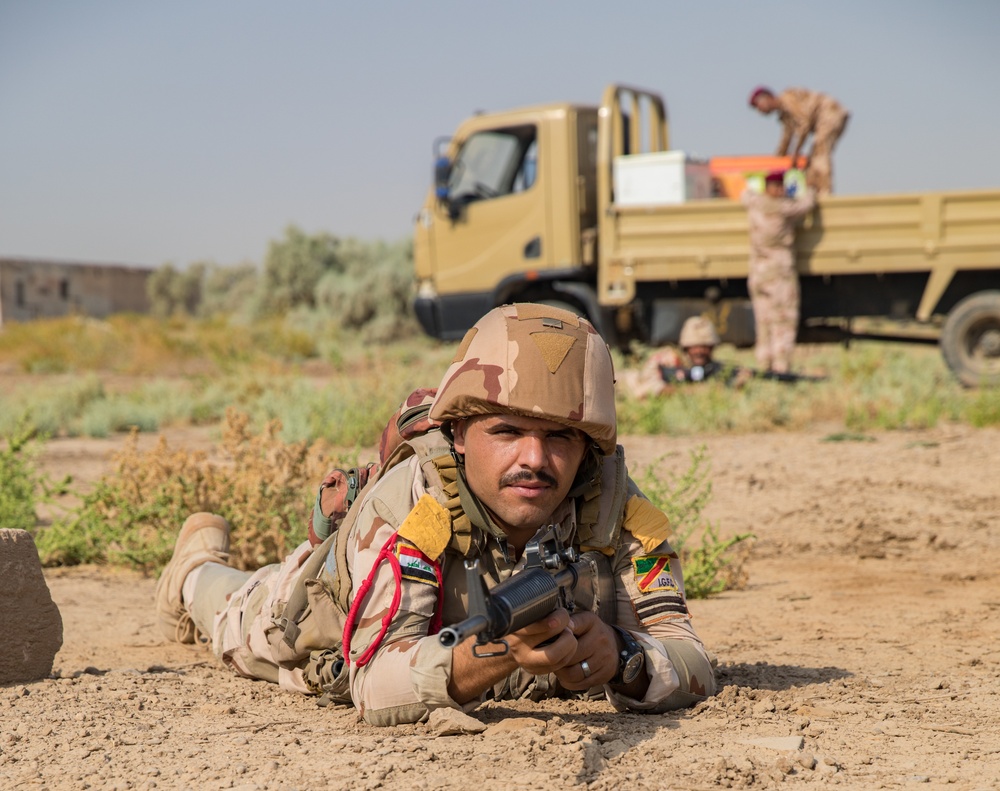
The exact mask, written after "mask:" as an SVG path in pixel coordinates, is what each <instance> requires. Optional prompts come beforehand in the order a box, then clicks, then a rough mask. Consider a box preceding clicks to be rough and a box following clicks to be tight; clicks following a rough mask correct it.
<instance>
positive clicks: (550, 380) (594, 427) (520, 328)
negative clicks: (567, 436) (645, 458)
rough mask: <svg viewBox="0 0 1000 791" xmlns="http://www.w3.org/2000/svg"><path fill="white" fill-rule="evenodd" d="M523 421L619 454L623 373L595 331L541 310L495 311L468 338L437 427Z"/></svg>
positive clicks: (569, 316)
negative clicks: (548, 424) (541, 422)
mask: <svg viewBox="0 0 1000 791" xmlns="http://www.w3.org/2000/svg"><path fill="white" fill-rule="evenodd" d="M491 414H518V415H526V416H528V417H538V418H544V419H546V420H551V421H553V422H556V423H563V424H565V425H567V426H572V427H574V428H578V429H580V430H581V431H582V432H584V433H585V434H587V435H588V436H589V437H590V438H591V439H592V440H593V441H594V442H595V443H596V444H597V446H598V447H599V448H600V450H601V452H602V453H604V454H605V455H610V454H612V453H614V452H615V446H616V443H617V437H618V431H617V422H616V417H615V372H614V366H613V364H612V361H611V353H610V351H609V350H608V345H607V344H606V343H605V342H604V339H603V338H601V336H600V335H599V334H598V333H597V330H595V329H594V327H593V325H592V324H591V323H590V322H589V321H587V320H586V319H582V318H580V317H579V316H576V315H575V314H573V313H570V312H569V311H565V310H560V309H559V308H553V307H549V306H547V305H540V304H534V303H520V304H515V305H504V306H503V307H499V308H494V309H493V310H491V311H490V312H489V313H487V314H486V315H485V316H483V318H481V319H480V320H479V321H477V322H476V324H475V326H473V327H472V329H470V330H469V331H468V332H467V333H466V334H465V338H463V340H462V343H461V344H460V345H459V347H458V351H457V352H456V354H455V357H454V359H453V360H452V362H451V365H450V366H449V367H448V370H447V371H446V372H445V375H444V378H443V379H442V380H441V384H440V386H439V387H438V392H437V398H436V399H435V400H434V403H433V404H432V406H431V411H430V417H431V418H433V419H434V420H439V421H442V422H444V421H448V420H457V419H460V418H465V417H472V416H474V415H491Z"/></svg>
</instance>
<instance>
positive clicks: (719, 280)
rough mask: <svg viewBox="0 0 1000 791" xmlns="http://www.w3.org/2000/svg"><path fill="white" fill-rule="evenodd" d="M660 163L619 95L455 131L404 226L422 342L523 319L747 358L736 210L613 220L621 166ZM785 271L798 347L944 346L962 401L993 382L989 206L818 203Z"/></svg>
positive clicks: (619, 215)
mask: <svg viewBox="0 0 1000 791" xmlns="http://www.w3.org/2000/svg"><path fill="white" fill-rule="evenodd" d="M439 147H440V146H439ZM669 150H670V149H669V145H668V127H667V118H666V111H665V107H664V104H663V101H662V99H661V98H660V97H659V96H658V95H657V94H655V93H651V92H649V91H645V90H642V89H639V88H632V87H629V86H622V85H611V86H609V87H608V88H607V89H606V90H605V92H604V97H603V100H602V103H601V106H600V107H593V106H583V105H575V104H565V103H563V104H551V105H542V106H536V107H528V108H524V109H519V110H512V111H509V112H502V113H491V114H478V115H475V116H473V117H471V118H469V119H468V120H466V121H464V122H463V123H462V124H461V125H460V126H459V128H458V130H457V131H456V132H455V134H454V135H453V136H452V137H451V138H450V140H449V141H448V144H447V148H446V149H445V150H443V151H441V155H440V156H439V158H438V160H437V163H436V166H435V184H434V186H433V187H432V189H431V190H430V193H429V194H428V197H427V199H426V201H425V203H424V205H423V208H422V209H421V211H420V212H419V214H418V216H417V221H416V230H415V236H414V265H415V269H416V278H417V295H416V298H415V302H414V307H415V310H416V314H417V316H418V318H419V320H420V322H421V325H422V326H423V328H424V330H425V331H426V332H427V333H428V334H429V335H431V336H434V337H437V338H440V339H442V340H454V339H458V338H460V337H461V336H462V335H463V334H464V332H465V331H466V330H467V329H468V328H469V327H470V326H472V324H473V323H474V322H475V321H476V320H477V319H478V318H479V317H480V316H482V315H483V314H484V313H485V312H486V311H488V310H490V309H491V308H493V307H495V306H497V305H501V304H504V303H507V302H513V301H530V302H545V303H551V304H559V305H562V306H564V307H570V308H572V309H574V310H576V311H577V312H579V313H580V314H581V315H586V316H587V317H588V318H590V320H591V321H593V322H594V324H595V326H596V327H597V328H598V330H599V331H600V332H601V333H602V335H604V337H605V339H606V340H607V341H608V342H609V343H610V344H611V345H612V346H616V347H619V348H622V349H626V348H628V346H629V345H630V344H631V342H632V341H640V342H642V343H645V344H649V345H653V346H657V345H663V344H666V343H672V342H676V340H677V337H678V335H679V332H680V327H681V324H682V323H683V322H684V320H685V319H686V318H687V317H688V316H691V315H695V314H702V315H706V316H709V317H710V318H712V319H713V321H714V322H715V324H716V327H717V329H718V330H719V333H720V335H721V337H722V339H723V341H728V342H731V343H734V344H736V345H737V346H749V345H752V343H753V334H754V333H753V314H752V308H751V305H750V301H749V297H748V292H747V285H746V278H747V266H748V251H749V240H748V235H747V218H746V212H745V210H744V208H743V206H742V205H741V204H740V202H739V201H738V200H733V199H730V198H711V197H709V198H705V199H700V200H697V199H696V200H685V201H683V202H678V203H671V204H645V205H644V204H642V203H639V204H635V203H633V202H629V203H628V204H624V203H623V202H622V200H621V199H619V200H618V202H616V195H615V188H614V173H613V171H614V163H615V162H616V160H618V161H619V162H620V161H622V160H621V159H620V158H622V157H624V158H625V160H627V159H628V157H629V156H631V155H632V154H648V153H656V152H667V151H669ZM796 259H797V267H798V270H799V274H800V283H801V291H802V302H801V324H800V328H799V341H800V342H813V341H820V340H831V339H839V340H844V339H849V338H851V337H883V338H892V339H898V340H909V341H922V342H932V343H933V342H939V343H940V346H941V349H942V352H943V354H944V357H945V360H946V362H947V364H948V366H949V367H950V368H951V370H952V371H953V372H954V374H955V375H956V376H957V377H958V379H959V380H960V381H962V382H963V383H964V384H966V385H970V386H974V385H978V384H982V383H998V382H1000V189H998V190H976V191H955V192H925V193H915V194H896V195H892V194H889V195H832V196H828V197H823V198H821V199H820V200H819V202H818V204H817V207H816V209H815V210H814V211H813V212H812V213H811V214H810V215H809V216H808V217H806V218H805V220H804V221H803V223H802V226H801V227H800V229H799V232H798V234H797V241H796Z"/></svg>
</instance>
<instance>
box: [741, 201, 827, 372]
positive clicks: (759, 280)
mask: <svg viewBox="0 0 1000 791" xmlns="http://www.w3.org/2000/svg"><path fill="white" fill-rule="evenodd" d="M742 201H743V204H744V205H745V206H746V207H747V218H748V221H749V224H750V269H749V274H748V276H747V288H748V290H749V291H750V299H751V301H752V302H753V313H754V330H755V333H756V346H755V354H756V357H757V363H758V365H760V366H761V367H762V368H766V369H768V370H772V371H776V372H778V373H785V372H787V371H788V369H789V367H790V365H791V359H792V352H793V351H794V350H795V335H796V332H797V331H798V326H799V278H798V273H797V272H796V270H795V253H794V250H793V245H794V242H795V222H796V220H798V219H799V218H800V217H802V216H803V215H805V214H807V213H808V212H809V211H811V210H812V208H813V206H815V205H816V199H815V195H814V193H813V192H812V191H811V190H810V191H808V192H807V194H806V195H804V196H801V197H796V198H784V197H783V198H774V197H771V196H770V195H766V194H759V193H755V192H752V191H750V190H747V191H745V192H744V193H743V196H742Z"/></svg>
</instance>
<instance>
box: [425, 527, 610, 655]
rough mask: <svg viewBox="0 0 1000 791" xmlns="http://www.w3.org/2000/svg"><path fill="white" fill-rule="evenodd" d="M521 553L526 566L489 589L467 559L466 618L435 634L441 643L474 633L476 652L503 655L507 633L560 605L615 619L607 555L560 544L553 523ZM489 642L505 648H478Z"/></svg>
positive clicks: (458, 640) (449, 643) (474, 563)
mask: <svg viewBox="0 0 1000 791" xmlns="http://www.w3.org/2000/svg"><path fill="white" fill-rule="evenodd" d="M524 555H525V565H524V569H522V570H521V571H520V572H518V573H517V574H514V575H512V576H511V577H509V578H508V579H506V580H504V581H503V582H501V583H500V584H498V585H496V586H494V587H493V588H492V589H490V588H488V587H487V585H486V581H485V580H484V579H483V577H482V575H481V574H480V573H479V560H478V558H476V559H473V560H466V561H465V574H466V579H467V581H468V585H467V587H468V590H469V617H468V618H466V619H465V620H464V621H460V622H459V623H457V624H454V625H453V626H447V627H445V628H444V629H442V630H441V631H440V632H439V633H438V640H440V642H441V645H443V646H445V647H446V648H451V647H452V646H456V645H458V644H459V643H461V642H462V641H463V640H465V639H466V638H467V637H469V636H470V635H475V636H476V643H475V645H474V646H473V647H472V653H473V654H474V655H475V656H478V657H490V656H503V655H504V654H506V653H507V652H508V651H509V650H510V646H509V645H508V644H507V641H506V640H504V638H505V637H506V636H507V635H509V634H510V633H511V632H516V631H517V630H518V629H521V628H523V627H525V626H527V625H528V624H532V623H534V622H535V621H537V620H539V619H540V618H544V617H545V616H546V615H548V614H549V613H551V612H552V611H553V610H556V609H558V608H559V607H564V608H566V609H567V610H569V611H570V612H574V611H576V610H592V611H593V612H596V613H597V614H598V615H599V616H600V617H601V620H603V621H605V622H607V623H614V622H615V588H614V580H613V578H612V575H611V562H610V561H609V560H608V558H607V557H605V556H604V555H602V554H601V553H600V552H584V553H583V554H581V553H580V552H579V551H578V550H576V549H574V548H573V547H565V546H563V545H562V542H561V541H560V540H559V538H558V536H557V535H556V532H555V526H553V525H550V526H549V528H548V530H547V531H546V533H545V534H543V535H542V536H541V537H540V538H538V539H535V540H533V541H531V542H529V543H528V545H527V546H526V547H525V549H524ZM490 643H497V644H500V645H502V646H503V649H502V650H498V651H481V650H479V649H480V647H481V646H484V645H488V644H490Z"/></svg>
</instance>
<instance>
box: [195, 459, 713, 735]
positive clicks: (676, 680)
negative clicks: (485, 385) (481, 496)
mask: <svg viewBox="0 0 1000 791" xmlns="http://www.w3.org/2000/svg"><path fill="white" fill-rule="evenodd" d="M442 450H445V449H444V448H442ZM427 463H428V462H426V461H425V462H424V464H423V465H421V463H420V458H419V457H417V456H413V457H411V458H410V459H408V460H407V461H405V462H403V463H402V464H400V465H398V466H396V467H395V468H393V469H392V470H390V471H389V472H388V473H387V474H386V476H385V477H384V478H383V479H382V480H381V481H380V482H379V484H378V485H377V486H375V487H373V488H372V489H371V490H370V491H369V493H368V494H367V495H366V496H365V498H364V500H363V502H362V503H360V512H359V513H358V516H357V519H356V521H355V522H354V527H353V529H352V530H351V531H350V534H349V536H348V540H347V547H346V551H347V558H346V559H347V567H348V569H349V573H350V580H351V588H352V599H353V598H354V597H355V596H356V595H357V593H358V589H359V587H360V586H361V584H362V583H363V582H364V581H365V580H366V579H367V578H368V576H369V574H371V573H372V570H373V569H374V568H375V567H376V561H378V559H379V555H380V551H381V550H382V549H383V547H385V546H386V544H387V542H388V543H389V547H390V552H391V553H392V554H393V555H394V556H395V557H396V558H397V560H400V561H401V569H402V573H401V579H400V582H399V584H398V585H397V582H396V579H395V577H394V574H393V570H392V565H391V564H390V563H388V562H385V561H384V560H383V561H382V562H380V563H378V566H377V569H376V570H375V574H374V577H373V584H372V587H371V589H370V591H369V592H368V593H367V595H366V596H365V598H364V602H363V605H362V606H361V608H360V610H359V612H358V619H357V629H356V631H354V633H353V635H352V638H351V644H350V647H351V659H352V663H351V665H350V676H349V699H350V700H352V701H353V702H354V705H355V706H356V707H357V708H358V710H359V711H360V712H361V713H362V715H363V716H364V718H365V720H366V721H368V722H370V723H372V724H377V725H391V724H397V723H401V722H415V721H419V720H421V719H423V718H424V717H426V715H427V713H428V712H429V711H430V710H431V709H434V708H440V707H453V708H464V709H466V710H471V709H473V708H475V707H476V705H478V703H479V701H476V702H474V703H472V704H468V705H466V706H464V707H461V706H459V704H458V703H456V702H455V701H453V700H451V698H450V697H449V696H448V692H447V688H448V683H449V681H450V676H451V650H452V649H450V648H445V647H443V646H441V644H440V643H439V641H438V639H437V637H436V636H435V635H434V634H433V633H432V631H434V630H432V623H433V624H435V625H438V624H442V623H443V624H444V625H447V624H450V623H456V622H458V621H460V620H462V619H463V618H465V617H466V614H467V611H468V610H467V607H468V593H467V589H466V576H465V569H464V567H463V563H462V561H463V559H464V558H465V557H466V556H474V557H478V558H479V560H480V569H481V571H484V572H485V574H486V577H485V579H486V581H487V584H488V585H489V586H490V587H492V586H493V585H495V584H497V583H498V582H501V581H502V580H504V579H506V578H508V577H509V576H510V575H511V574H512V573H513V572H515V571H517V570H518V569H519V568H520V567H521V566H522V565H523V560H522V561H520V562H518V563H514V562H513V561H512V560H511V559H510V558H509V557H508V550H507V544H506V540H505V539H504V537H503V534H502V532H501V531H500V530H499V529H498V528H496V527H494V526H492V525H491V524H490V523H489V519H488V517H486V516H485V512H484V511H482V510H480V509H478V508H476V507H475V506H473V507H472V508H471V509H470V510H471V511H472V514H471V516H470V515H469V514H466V513H465V509H464V508H462V501H463V500H464V501H466V502H469V503H473V502H474V498H472V497H471V495H470V494H469V493H468V492H467V491H466V490H465V488H464V484H460V483H459V482H458V475H457V469H456V467H455V465H454V461H453V458H452V457H451V455H450V453H448V454H447V455H442V456H441V457H439V458H438V459H437V460H436V465H440V468H438V466H435V464H432V465H431V466H432V467H433V468H434V469H433V471H432V476H433V477H435V478H436V481H435V483H434V484H430V485H429V484H428V481H427V480H426V478H425V476H424V472H423V470H422V469H421V467H424V468H426V467H427ZM613 463H615V460H614V459H612V460H611V461H610V462H606V464H613ZM606 478H607V476H605V479H606ZM442 482H443V483H442ZM611 482H612V483H613V482H614V479H612V481H611ZM594 494H595V492H593V491H587V492H585V496H590V497H593V496H594ZM625 496H626V498H627V500H626V506H625V509H624V519H623V524H622V529H621V530H620V531H616V535H615V536H614V537H612V540H608V538H607V537H605V538H604V540H599V541H597V543H598V544H605V543H606V544H608V546H606V547H601V548H602V549H603V550H604V552H605V553H606V554H609V557H610V560H611V563H612V568H613V573H614V580H615V591H616V597H617V619H618V624H619V625H620V626H622V627H624V628H625V629H627V630H628V631H630V632H631V633H632V634H633V636H635V638H636V639H637V640H638V641H639V642H640V643H641V644H642V645H643V647H644V648H645V649H646V658H647V668H648V673H649V675H650V685H649V689H648V690H647V693H646V696H645V698H644V699H643V700H642V701H633V700H629V699H626V698H622V697H621V696H619V695H617V694H615V693H614V692H612V691H611V689H610V688H606V691H607V696H608V699H609V700H610V701H611V703H612V704H613V705H614V706H615V707H616V708H618V709H619V710H624V709H632V710H648V711H663V710H669V709H676V708H682V707H684V706H689V705H692V704H693V703H695V702H697V701H698V700H702V699H703V698H704V697H706V696H709V695H712V694H714V692H715V682H714V676H713V671H712V668H711V664H710V662H709V660H708V658H707V655H706V653H705V649H704V647H703V645H702V643H701V641H700V640H699V638H698V637H697V635H696V633H695V632H694V629H693V628H692V626H691V623H690V615H689V613H688V609H687V604H686V601H685V598H684V581H683V576H682V571H681V568H680V561H679V560H678V558H677V556H676V554H675V553H674V552H673V551H672V550H671V549H670V546H669V544H668V543H667V542H666V541H665V540H663V539H662V538H661V536H663V535H665V532H666V530H667V521H666V517H665V516H664V515H663V514H662V513H661V512H660V511H659V510H657V509H656V508H655V507H654V506H652V504H650V503H649V502H648V501H647V500H646V499H645V498H644V497H642V495H641V494H640V493H639V491H638V489H637V488H636V487H635V484H634V483H632V482H631V480H629V481H628V482H627V488H626V492H625ZM598 497H599V494H598ZM441 500H444V502H445V504H442V503H441V502H440V501H441ZM415 503H418V504H419V507H416V508H415V507H414V504H415ZM582 507H583V508H586V507H587V506H586V504H584V505H583V506H582ZM554 520H555V521H556V522H557V524H558V525H559V529H558V532H559V534H560V538H561V539H562V540H564V541H565V542H566V543H572V544H575V545H576V546H581V545H582V546H583V548H588V547H589V546H590V543H589V542H592V541H594V540H595V536H594V535H593V526H587V527H586V528H585V529H581V525H580V523H579V516H578V507H577V502H576V500H575V499H573V500H567V501H566V502H565V503H564V505H563V506H562V507H561V509H560V510H559V512H558V513H557V514H555V515H554ZM406 523H408V524H406ZM441 523H444V524H446V526H447V538H446V540H447V545H446V546H445V548H444V549H443V550H442V551H441V555H440V556H438V558H437V559H436V560H435V559H432V557H431V555H433V553H434V547H433V546H432V544H433V541H434V540H438V541H440V540H441V537H444V536H445V535H446V534H445V533H441V534H440V537H439V538H438V539H432V540H431V544H428V542H427V540H425V538H424V537H423V536H425V534H426V533H427V524H434V525H439V524H441ZM404 524H405V525H406V526H404ZM397 531H399V532H400V536H405V535H410V536H411V537H413V538H414V539H415V540H414V541H410V540H406V539H399V538H397V539H395V540H392V541H390V539H391V538H392V537H393V536H394V535H395V533H396V532H397ZM632 531H635V532H634V533H633V532H632ZM637 534H638V535H640V536H643V538H642V539H640V538H637V537H636V535H637ZM588 539H589V541H588ZM643 542H645V543H643ZM421 545H423V549H421ZM312 551H313V548H312V547H311V546H310V545H309V544H308V543H305V544H303V545H302V546H301V547H299V548H298V549H297V550H296V551H295V552H294V553H293V554H292V555H291V556H290V557H289V558H288V559H287V560H286V561H285V563H283V564H281V565H271V566H267V567H265V568H263V569H260V570H258V571H257V572H256V573H255V574H253V575H252V576H251V577H250V578H249V579H248V580H247V581H246V583H245V584H244V585H243V586H242V588H240V590H238V591H236V592H235V593H234V594H233V595H232V596H231V597H230V598H229V602H228V606H227V608H226V609H224V610H223V611H222V612H220V613H218V614H217V615H216V617H215V623H214V626H213V627H212V638H213V639H212V643H213V648H214V650H215V652H216V654H217V655H218V656H219V657H220V658H221V659H222V660H223V662H225V663H226V664H227V665H229V666H230V667H231V668H232V669H233V670H235V671H236V672H237V673H239V674H241V675H244V676H247V677H249V678H259V679H264V680H267V681H272V682H276V683H278V684H280V685H281V686H282V687H283V688H285V689H288V690H291V691H296V692H301V693H306V694H310V693H318V692H322V691H323V689H322V688H321V686H318V685H317V681H316V679H317V676H319V675H321V673H318V672H317V671H316V668H315V662H316V658H317V655H321V654H323V653H324V652H323V647H322V646H317V647H316V649H315V653H314V654H313V656H312V657H311V659H310V658H309V657H299V658H298V659H295V660H293V661H291V662H289V661H287V660H282V659H281V650H280V643H279V641H280V631H279V629H278V627H277V625H276V620H280V614H281V612H282V610H283V608H284V604H285V602H286V601H287V599H288V598H289V594H290V592H291V590H292V588H293V586H294V584H295V582H296V580H297V579H298V577H299V575H300V574H301V573H302V567H303V565H304V563H305V561H306V560H307V559H308V557H309V555H310V553H311V552H312ZM428 552H430V554H427V553H428ZM336 560H337V556H336V553H335V552H333V551H331V552H330V553H329V554H328V555H327V559H326V563H325V564H324V566H323V567H322V569H321V570H320V573H319V575H318V579H317V581H316V582H315V583H314V584H313V586H312V587H313V588H314V589H315V590H317V591H318V592H319V595H320V596H322V595H323V593H322V592H323V591H328V590H330V589H331V588H332V587H333V586H334V583H333V581H332V580H333V575H334V573H335V570H336ZM438 567H439V568H440V574H441V578H440V580H439V579H438V577H437V572H436V568H438ZM442 581H443V585H442ZM397 590H398V592H399V595H400V599H399V603H398V607H397V608H395V609H394V608H393V606H392V602H393V597H394V596H395V595H396V592H397ZM442 592H443V593H442ZM321 609H322V608H316V612H317V613H318V612H320V610H321ZM387 615H389V616H390V618H389V621H388V629H387V631H386V632H385V634H384V635H383V637H382V639H381V641H380V643H379V645H378V649H377V651H376V653H375V654H374V657H373V658H372V659H371V661H369V662H367V663H365V664H364V665H363V666H361V667H359V666H358V660H359V659H360V658H361V657H362V655H363V654H364V653H365V652H366V651H367V650H368V649H369V648H370V647H371V646H372V645H373V643H375V642H376V640H377V638H378V636H379V633H380V632H381V631H382V627H383V619H384V618H385V617H386V616H387ZM320 617H322V615H321V616H320ZM330 620H331V623H330V628H329V632H330V633H329V638H330V639H329V646H328V647H327V648H328V650H329V651H330V652H332V653H330V654H328V656H329V658H331V659H332V658H333V657H334V656H335V655H339V651H338V650H337V649H338V645H339V643H340V636H341V635H340V631H339V630H340V628H341V626H342V624H341V622H337V621H336V620H335V618H331V619H330ZM313 628H314V629H315V628H316V625H315V624H314V625H313ZM276 646H278V648H277V650H276ZM327 681H330V679H327ZM560 694H566V692H565V690H563V689H562V688H561V687H560V686H559V684H558V682H557V681H556V679H555V676H551V677H542V678H536V677H534V676H527V675H526V674H523V673H522V672H521V671H520V670H516V671H515V672H514V673H513V674H512V675H511V676H510V677H508V678H507V679H506V680H504V681H503V682H502V683H500V684H498V685H497V686H496V687H495V688H494V690H493V692H492V695H488V696H487V697H493V698H495V699H518V698H531V699H541V698H545V697H549V696H554V695H560ZM569 694H573V693H569ZM340 699H341V700H342V701H345V702H346V700H347V699H348V698H347V697H346V696H342V697H341V698H340Z"/></svg>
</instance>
